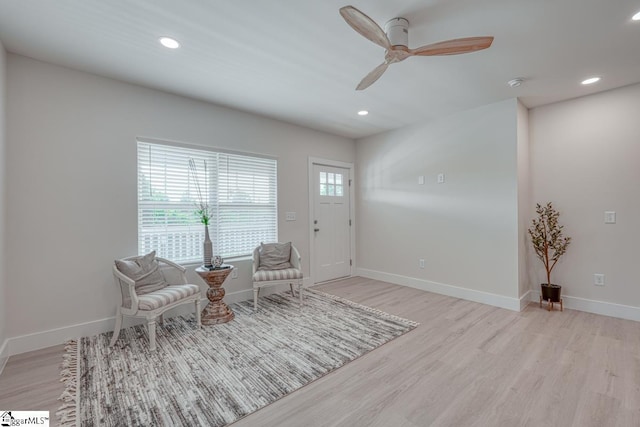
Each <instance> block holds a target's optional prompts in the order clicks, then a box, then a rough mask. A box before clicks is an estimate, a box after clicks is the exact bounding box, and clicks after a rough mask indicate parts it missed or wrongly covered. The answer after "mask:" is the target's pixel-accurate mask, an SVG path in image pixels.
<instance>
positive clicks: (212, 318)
mask: <svg viewBox="0 0 640 427" xmlns="http://www.w3.org/2000/svg"><path fill="white" fill-rule="evenodd" d="M225 267H226V266H225ZM228 267H229V268H219V269H216V270H209V269H206V268H202V267H198V268H196V273H198V275H199V276H200V277H202V280H204V281H205V282H206V283H207V285H209V289H207V299H209V304H207V306H206V307H205V308H204V310H202V324H203V325H217V324H219V323H226V322H229V321H231V320H233V318H234V317H235V314H233V311H231V309H230V308H229V306H228V305H227V304H225V303H224V301H222V298H224V293H225V292H224V288H223V287H222V284H223V283H224V281H225V279H226V278H227V276H228V275H229V273H231V270H233V266H232V265H228Z"/></svg>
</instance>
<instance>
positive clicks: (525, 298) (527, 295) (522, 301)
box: [520, 291, 533, 311]
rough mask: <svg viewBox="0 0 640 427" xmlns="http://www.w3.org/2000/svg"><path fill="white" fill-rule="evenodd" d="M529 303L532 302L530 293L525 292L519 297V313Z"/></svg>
mask: <svg viewBox="0 0 640 427" xmlns="http://www.w3.org/2000/svg"><path fill="white" fill-rule="evenodd" d="M531 301H533V297H532V296H531V291H527V292H525V293H524V295H522V296H521V297H520V311H522V310H524V309H525V308H526V307H527V306H528V305H529V303H530V302H531Z"/></svg>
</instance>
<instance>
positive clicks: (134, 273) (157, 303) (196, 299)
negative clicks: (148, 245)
mask: <svg viewBox="0 0 640 427" xmlns="http://www.w3.org/2000/svg"><path fill="white" fill-rule="evenodd" d="M185 270H186V269H185V268H184V267H182V266H181V265H178V264H176V263H174V262H171V261H169V260H167V259H164V258H159V257H158V258H156V257H155V251H153V252H151V253H149V254H147V255H145V256H137V257H129V258H124V259H120V260H116V261H115V265H114V266H113V277H114V279H115V282H116V285H118V288H119V289H120V292H121V296H122V300H121V303H120V304H119V306H118V309H117V313H116V326H115V329H114V331H113V336H112V337H111V342H110V343H109V346H113V345H114V344H115V343H116V341H117V340H118V335H119V334H120V328H121V327H122V320H123V317H124V316H128V317H138V318H143V319H146V321H147V327H148V330H149V348H150V350H152V351H153V350H155V349H156V319H157V318H158V317H160V322H162V320H163V319H162V316H163V313H164V312H166V311H167V310H170V309H172V308H174V307H176V306H178V305H181V304H186V303H194V305H195V310H196V321H197V324H198V327H200V326H201V323H200V287H199V286H197V285H192V284H188V283H187V277H186V275H185Z"/></svg>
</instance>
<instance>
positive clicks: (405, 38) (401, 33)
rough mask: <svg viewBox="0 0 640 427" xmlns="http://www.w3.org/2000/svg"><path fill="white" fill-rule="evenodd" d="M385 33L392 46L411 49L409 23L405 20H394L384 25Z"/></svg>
mask: <svg viewBox="0 0 640 427" xmlns="http://www.w3.org/2000/svg"><path fill="white" fill-rule="evenodd" d="M384 32H385V33H387V37H388V38H389V41H390V42H391V45H392V46H404V47H409V21H407V20H406V19H404V18H393V19H391V20H389V21H387V23H386V24H384Z"/></svg>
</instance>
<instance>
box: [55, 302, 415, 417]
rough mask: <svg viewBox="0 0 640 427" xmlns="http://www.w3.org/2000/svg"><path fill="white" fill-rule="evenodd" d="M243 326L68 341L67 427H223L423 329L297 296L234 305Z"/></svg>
mask: <svg viewBox="0 0 640 427" xmlns="http://www.w3.org/2000/svg"><path fill="white" fill-rule="evenodd" d="M231 308H232V309H233V311H234V312H235V314H236V318H235V320H234V321H232V322H229V323H225V324H221V325H216V326H205V327H203V328H202V329H200V330H197V329H196V328H195V327H194V324H195V320H194V319H193V318H185V317H175V318H172V319H167V320H166V321H165V324H164V326H160V325H158V329H157V333H158V337H157V339H158V348H157V350H156V352H150V351H149V350H148V341H147V339H148V337H147V332H146V328H144V327H143V326H136V327H133V328H127V329H124V330H122V332H121V336H120V339H119V340H118V342H117V344H116V345H115V346H114V347H113V348H111V349H110V348H109V347H108V344H109V339H110V338H111V333H105V334H100V335H97V336H93V337H85V338H80V339H78V340H75V341H71V342H69V343H68V344H67V353H66V354H65V356H64V357H65V358H64V362H63V370H62V373H61V375H62V380H63V381H64V382H65V385H66V389H65V392H64V393H63V395H62V396H61V400H62V401H63V402H64V404H63V406H62V407H61V408H60V411H58V415H59V416H60V421H61V424H60V425H62V426H66V425H70V426H75V425H81V426H93V425H99V426H152V425H153V426H223V425H227V424H229V423H232V422H234V421H237V420H238V419H240V418H242V417H244V416H246V415H248V414H250V413H252V412H254V411H257V410H258V409H260V408H262V407H264V406H266V405H268V404H270V403H273V402H275V401H276V400H278V399H280V398H281V397H283V396H286V395H287V394H289V393H291V392H293V391H295V390H297V389H299V388H300V387H302V386H304V385H306V384H308V383H310V382H312V381H314V380H316V379H318V378H320V377H322V376H323V375H326V374H328V373H329V372H331V371H333V370H335V369H337V368H339V367H341V366H343V365H344V364H346V363H348V362H350V361H352V360H354V359H356V358H358V357H360V356H362V355H363V354H365V353H367V352H369V351H371V350H373V349H375V348H376V347H379V346H381V345H382V344H385V343H386V342H389V341H391V340H392V339H394V338H396V337H398V336H400V335H402V334H404V333H406V332H408V331H410V330H412V329H413V328H415V327H416V326H417V323H415V322H412V321H409V320H406V319H402V318H399V317H395V316H392V315H390V314H387V313H383V312H381V311H378V310H375V309H372V308H369V307H364V306H362V305H359V304H356V303H354V302H351V301H347V300H345V299H342V298H339V297H335V296H332V295H328V294H324V293H322V292H319V291H315V290H309V291H308V292H305V305H304V307H302V308H300V307H299V306H298V301H297V300H296V299H293V298H292V297H291V294H290V293H282V294H274V295H269V296H266V297H264V298H261V299H260V310H259V311H258V313H254V312H253V302H252V301H245V302H241V303H237V304H233V305H232V306H231Z"/></svg>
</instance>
